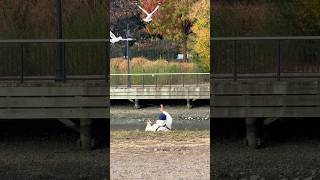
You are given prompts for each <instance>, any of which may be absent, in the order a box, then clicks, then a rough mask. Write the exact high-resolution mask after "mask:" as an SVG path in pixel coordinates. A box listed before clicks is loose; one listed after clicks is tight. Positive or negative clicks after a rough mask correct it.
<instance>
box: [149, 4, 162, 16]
mask: <svg viewBox="0 0 320 180" xmlns="http://www.w3.org/2000/svg"><path fill="white" fill-rule="evenodd" d="M159 7H160V6H159V5H158V6H157V7H156V8H154V10H153V11H152V13H150V14H151V15H152V14H154V13H155V12H156V11H157V10H158V9H159Z"/></svg>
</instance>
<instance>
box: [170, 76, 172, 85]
mask: <svg viewBox="0 0 320 180" xmlns="http://www.w3.org/2000/svg"><path fill="white" fill-rule="evenodd" d="M171 85H172V74H171V73H170V89H171Z"/></svg>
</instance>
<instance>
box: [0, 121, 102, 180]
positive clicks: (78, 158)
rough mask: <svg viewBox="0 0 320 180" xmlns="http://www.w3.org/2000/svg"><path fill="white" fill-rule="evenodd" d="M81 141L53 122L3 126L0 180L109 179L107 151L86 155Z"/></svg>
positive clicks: (9, 123) (17, 123)
mask: <svg viewBox="0 0 320 180" xmlns="http://www.w3.org/2000/svg"><path fill="white" fill-rule="evenodd" d="M78 137H79V134H78V133H75V132H73V131H72V130H70V129H69V128H66V127H65V126H63V125H62V124H60V123H59V122H57V121H52V120H37V121H36V120H17V121H13V120H10V121H2V122H0V179H19V180H20V179H21V180H24V179H26V180H28V179H32V180H33V179H35V180H38V179H83V180H84V179H90V180H91V179H101V180H103V179H105V178H106V176H107V167H108V158H107V157H108V156H107V148H103V147H99V148H97V149H95V150H93V151H82V150H81V149H80V148H79V146H78V145H77V140H78Z"/></svg>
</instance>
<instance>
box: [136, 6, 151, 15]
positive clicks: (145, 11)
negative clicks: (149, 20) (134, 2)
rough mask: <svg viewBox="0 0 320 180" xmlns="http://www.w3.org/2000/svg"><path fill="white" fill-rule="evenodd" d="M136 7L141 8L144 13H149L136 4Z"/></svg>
mask: <svg viewBox="0 0 320 180" xmlns="http://www.w3.org/2000/svg"><path fill="white" fill-rule="evenodd" d="M138 7H139V9H141V10H142V11H143V12H144V13H146V14H149V13H148V12H147V11H146V10H144V9H143V8H142V7H141V6H139V5H138Z"/></svg>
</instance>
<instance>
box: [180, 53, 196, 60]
mask: <svg viewBox="0 0 320 180" xmlns="http://www.w3.org/2000/svg"><path fill="white" fill-rule="evenodd" d="M190 58H192V55H190V54H187V59H190ZM177 60H183V54H178V55H177Z"/></svg>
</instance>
